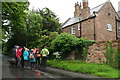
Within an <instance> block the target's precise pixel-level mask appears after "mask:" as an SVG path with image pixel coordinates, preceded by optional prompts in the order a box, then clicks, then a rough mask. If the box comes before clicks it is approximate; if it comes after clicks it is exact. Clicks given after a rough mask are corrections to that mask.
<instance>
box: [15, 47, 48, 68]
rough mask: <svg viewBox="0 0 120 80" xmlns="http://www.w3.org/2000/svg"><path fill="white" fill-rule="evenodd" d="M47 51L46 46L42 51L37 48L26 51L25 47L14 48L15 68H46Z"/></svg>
mask: <svg viewBox="0 0 120 80" xmlns="http://www.w3.org/2000/svg"><path fill="white" fill-rule="evenodd" d="M48 55H49V51H48V49H47V46H45V47H44V48H43V49H42V50H41V49H38V48H33V49H28V48H27V47H20V46H15V59H16V66H17V65H21V66H22V67H24V68H27V67H29V66H30V67H31V69H35V68H36V66H43V67H45V66H46V62H47V58H48Z"/></svg>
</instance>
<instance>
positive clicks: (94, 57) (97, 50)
mask: <svg viewBox="0 0 120 80" xmlns="http://www.w3.org/2000/svg"><path fill="white" fill-rule="evenodd" d="M112 43H113V47H114V48H115V49H117V47H118V41H112ZM105 44H106V42H105V41H101V42H99V44H96V43H95V44H93V45H91V46H89V49H88V53H89V54H88V56H87V58H86V62H88V63H103V62H106V58H105V55H104V54H105V52H106V46H105Z"/></svg>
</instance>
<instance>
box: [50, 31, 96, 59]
mask: <svg viewBox="0 0 120 80" xmlns="http://www.w3.org/2000/svg"><path fill="white" fill-rule="evenodd" d="M93 43H95V41H91V40H87V39H82V38H77V37H75V36H74V35H71V34H68V33H61V34H60V35H58V36H57V37H56V38H55V39H54V40H53V41H52V43H51V49H53V52H57V51H58V52H61V58H66V57H68V54H69V53H70V52H71V51H75V52H76V51H79V50H80V49H82V48H83V47H85V44H86V45H87V46H89V45H91V44H93Z"/></svg>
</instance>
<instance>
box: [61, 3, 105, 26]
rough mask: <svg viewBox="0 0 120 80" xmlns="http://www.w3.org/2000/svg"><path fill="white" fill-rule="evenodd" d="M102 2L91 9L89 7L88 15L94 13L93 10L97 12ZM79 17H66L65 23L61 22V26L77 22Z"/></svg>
mask: <svg viewBox="0 0 120 80" xmlns="http://www.w3.org/2000/svg"><path fill="white" fill-rule="evenodd" d="M104 4H105V3H103V4H100V5H98V6H96V7H94V8H92V9H90V16H89V17H92V16H94V14H93V13H94V12H99V10H100V9H101V8H102V7H103V6H104ZM79 19H80V17H79V16H78V17H73V18H69V19H67V21H66V22H65V23H63V25H62V28H65V27H67V26H69V25H72V24H75V23H77V22H79V21H80V20H79Z"/></svg>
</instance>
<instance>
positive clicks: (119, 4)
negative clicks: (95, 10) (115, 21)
mask: <svg viewBox="0 0 120 80" xmlns="http://www.w3.org/2000/svg"><path fill="white" fill-rule="evenodd" d="M118 12H120V1H119V2H118Z"/></svg>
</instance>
